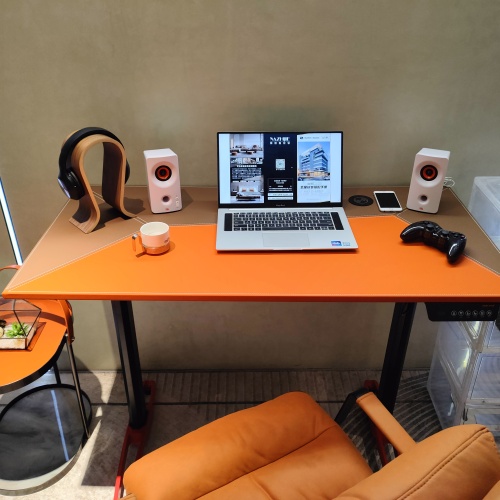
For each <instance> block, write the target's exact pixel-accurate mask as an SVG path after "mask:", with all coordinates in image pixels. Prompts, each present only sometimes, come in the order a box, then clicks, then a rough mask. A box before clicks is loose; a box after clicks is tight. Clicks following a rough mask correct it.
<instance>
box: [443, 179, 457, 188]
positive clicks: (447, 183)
mask: <svg viewBox="0 0 500 500" xmlns="http://www.w3.org/2000/svg"><path fill="white" fill-rule="evenodd" d="M443 185H444V187H448V188H451V187H453V186H454V185H455V181H454V180H453V177H445V178H444V183H443Z"/></svg>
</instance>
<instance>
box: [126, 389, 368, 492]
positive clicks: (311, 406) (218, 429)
mask: <svg viewBox="0 0 500 500" xmlns="http://www.w3.org/2000/svg"><path fill="white" fill-rule="evenodd" d="M371 474H372V471H371V469H370V468H369V467H368V465H367V464H366V462H365V460H364V459H363V457H362V456H361V455H360V453H359V452H358V451H357V449H356V448H355V446H354V445H353V444H352V443H351V441H350V440H349V438H348V437H347V436H346V435H345V434H344V432H343V431H342V429H340V427H339V426H338V425H337V424H336V423H335V422H334V421H333V419H332V418H331V417H330V416H329V415H328V414H327V413H326V412H325V411H324V410H323V409H322V408H321V407H320V406H319V405H318V404H317V403H316V402H315V401H314V400H313V399H312V398H311V397H310V396H308V395H307V394H304V393H299V392H293V393H288V394H285V395H283V396H280V397H278V398H276V399H274V400H272V401H268V402H266V403H263V404H261V405H258V406H255V407H253V408H249V409H246V410H242V411H239V412H236V413H233V414H231V415H227V416H225V417H223V418H221V419H218V420H216V421H214V422H212V423H210V424H208V425H205V426H204V427H201V428H199V429H197V430H195V431H193V432H191V433H189V434H187V435H185V436H183V437H181V438H179V439H177V440H175V441H173V442H171V443H169V444H167V445H165V446H163V447H161V448H159V449H158V450H155V451H153V452H152V453H150V454H148V455H146V456H145V457H143V458H141V459H140V460H138V461H137V462H135V463H134V464H132V465H131V466H130V467H129V468H128V469H127V471H126V473H125V476H124V485H125V488H126V490H127V493H132V494H134V495H135V497H136V498H137V500H160V499H162V500H168V499H175V500H182V499H194V498H204V499H206V500H218V499H224V498H238V499H242V500H243V499H245V498H249V499H250V498H252V499H253V500H258V499H260V498H262V499H270V498H271V499H272V498H287V499H290V500H293V499H295V498H297V499H299V498H308V499H316V498H317V499H327V498H334V497H335V496H337V495H338V494H339V493H341V492H342V491H344V490H346V489H347V488H349V487H351V486H353V485H354V484H356V483H357V482H358V481H360V480H362V479H363V478H365V477H367V476H369V475H371Z"/></svg>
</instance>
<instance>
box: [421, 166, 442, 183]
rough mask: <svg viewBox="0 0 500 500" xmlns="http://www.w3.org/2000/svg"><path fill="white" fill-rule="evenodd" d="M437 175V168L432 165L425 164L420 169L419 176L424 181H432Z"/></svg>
mask: <svg viewBox="0 0 500 500" xmlns="http://www.w3.org/2000/svg"><path fill="white" fill-rule="evenodd" d="M437 176H438V169H437V168H436V167H435V166H434V165H425V166H424V167H422V168H421V169H420V177H422V179H424V181H433V180H434V179H435V178H436V177H437Z"/></svg>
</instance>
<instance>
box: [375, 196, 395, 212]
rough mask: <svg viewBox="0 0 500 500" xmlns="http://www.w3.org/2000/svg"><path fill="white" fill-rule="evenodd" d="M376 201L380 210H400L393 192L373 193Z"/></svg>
mask: <svg viewBox="0 0 500 500" xmlns="http://www.w3.org/2000/svg"><path fill="white" fill-rule="evenodd" d="M373 194H374V195H375V198H376V200H377V203H378V206H379V208H380V210H393V211H398V210H401V205H400V203H399V201H398V198H397V196H396V193H394V192H393V191H376V192H374V193H373Z"/></svg>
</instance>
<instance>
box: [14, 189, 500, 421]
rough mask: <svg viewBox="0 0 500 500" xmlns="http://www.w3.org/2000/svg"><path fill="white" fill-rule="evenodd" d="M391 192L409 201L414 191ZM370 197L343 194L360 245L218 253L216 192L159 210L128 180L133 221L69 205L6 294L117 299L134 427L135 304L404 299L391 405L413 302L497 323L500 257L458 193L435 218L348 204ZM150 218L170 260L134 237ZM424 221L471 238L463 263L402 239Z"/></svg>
mask: <svg viewBox="0 0 500 500" xmlns="http://www.w3.org/2000/svg"><path fill="white" fill-rule="evenodd" d="M377 188H379V189H384V188H383V187H377ZM390 189H393V190H395V191H396V193H397V194H398V197H399V199H400V200H402V201H403V202H404V200H406V198H407V193H408V188H405V187H396V188H394V187H391V188H390ZM372 192H373V188H345V189H344V208H345V210H346V213H347V216H348V217H349V221H350V224H351V226H352V229H353V231H354V235H355V237H356V239H357V241H358V244H359V249H358V250H354V251H353V250H348V251H332V252H322V251H321V252H254V253H251V252H234V253H218V252H217V251H216V250H215V234H216V226H215V223H216V216H217V191H216V189H214V188H184V189H183V190H182V199H183V207H184V208H183V209H182V211H180V212H175V213H171V214H161V215H158V214H152V213H151V212H150V210H149V204H148V201H147V189H146V187H138V186H136V187H134V186H132V187H127V188H126V190H125V206H126V208H127V210H128V211H130V212H132V213H133V214H136V216H135V217H132V218H129V219H126V218H124V217H122V216H118V215H117V214H116V213H115V212H113V211H112V209H110V208H109V207H108V208H106V206H105V204H104V203H103V202H102V203H101V205H102V206H101V207H100V209H101V217H102V218H101V223H100V224H99V225H98V226H97V228H96V230H94V231H93V232H92V233H89V234H85V233H83V232H82V231H80V230H79V229H78V228H76V227H75V226H73V225H72V224H71V223H70V222H69V218H70V217H71V216H72V214H73V213H74V211H75V209H76V206H77V205H76V204H77V202H74V201H71V200H70V201H69V202H68V203H67V204H66V205H65V207H64V208H63V209H62V211H61V212H60V214H59V215H58V217H57V218H56V220H55V221H54V223H53V224H52V225H51V226H50V227H49V229H48V230H47V232H46V233H45V234H44V236H43V237H42V238H41V240H40V241H39V243H38V244H37V245H36V246H35V248H34V249H33V251H32V252H31V254H30V255H29V256H28V258H27V259H26V261H25V263H24V264H23V266H22V269H21V270H20V271H18V272H17V273H16V275H15V276H14V278H13V279H12V281H11V282H10V283H9V284H8V286H7V287H6V289H5V291H4V296H5V297H6V298H26V299H37V298H50V299H68V300H109V301H111V303H112V308H113V316H114V321H115V328H116V334H117V338H118V345H119V350H120V356H121V363H122V367H123V373H124V378H125V387H126V393H127V398H128V405H129V424H130V428H133V429H140V428H141V427H143V426H145V424H146V421H147V409H146V404H145V395H144V386H143V382H142V377H141V366H140V359H139V350H138V344H137V338H136V331H135V324H134V317H133V311H132V301H137V300H142V301H276V302H280V301H281V302H391V303H395V308H394V314H393V319H392V325H391V329H390V332H389V338H388V343H387V350H386V354H385V360H384V364H383V370H382V375H381V380H380V385H379V392H378V394H379V397H380V398H381V400H382V401H383V403H384V404H385V405H386V406H387V408H389V409H390V410H391V411H392V410H393V407H394V403H395V400H396V394H397V390H398V386H399V380H400V376H401V372H402V369H403V363H404V358H405V353H406V348H407V344H408V338H409V335H410V332H411V325H412V321H413V316H414V312H415V307H416V303H417V302H425V303H426V305H428V306H429V308H428V312H429V316H430V317H431V319H433V320H443V321H445V320H446V321H447V320H452V319H453V318H454V317H455V316H457V315H460V318H459V319H462V320H463V319H464V318H463V317H462V316H463V315H466V314H467V315H468V314H471V315H472V314H474V315H476V314H477V316H478V319H484V320H490V321H491V320H493V319H495V318H496V315H497V314H498V303H499V302H500V274H499V273H500V256H499V252H498V250H497V248H496V247H495V246H494V245H493V243H492V242H491V240H490V239H489V238H488V237H487V236H486V234H485V233H484V232H483V231H482V230H481V228H480V227H479V226H478V225H477V223H476V222H475V221H474V219H473V218H472V217H471V215H470V214H469V212H468V211H467V210H466V208H465V207H464V206H463V205H462V203H461V202H460V201H459V199H458V198H457V197H456V196H455V194H454V193H453V191H452V190H450V189H448V188H446V189H445V190H444V192H443V197H442V200H441V205H440V210H439V213H438V214H433V215H430V214H421V213H417V212H412V211H409V210H404V211H403V212H400V213H398V214H388V213H381V212H379V211H378V209H377V207H376V205H375V204H373V205H371V206H364V207H358V206H354V205H350V204H349V202H348V201H347V200H348V198H349V197H350V196H352V195H353V194H364V195H368V196H372ZM101 201H102V200H101ZM152 220H159V221H164V222H167V223H168V224H169V225H170V227H171V229H170V237H171V249H170V251H169V252H168V253H166V254H163V255H157V256H154V255H145V254H143V255H140V256H137V255H136V254H135V253H134V252H133V250H132V243H131V235H132V234H133V233H134V232H136V231H138V230H139V228H140V226H141V225H142V224H143V223H145V222H149V221H152ZM419 220H432V221H435V222H437V223H438V224H439V225H441V226H442V227H443V228H445V229H449V230H455V231H460V232H462V233H464V234H466V235H467V239H468V241H467V248H466V251H465V255H464V256H463V257H462V258H461V259H460V261H459V262H457V263H456V264H454V265H450V264H449V263H448V262H447V259H446V255H445V254H443V253H441V252H440V251H439V250H437V249H435V248H431V247H428V246H426V245H424V244H423V243H412V244H404V243H403V242H402V241H401V240H400V237H399V234H400V233H401V231H402V230H403V229H404V228H405V227H406V226H407V225H408V224H409V223H411V222H416V221H419ZM306 262H307V265H304V263H306ZM242 266H245V267H251V268H252V269H269V270H273V269H276V270H277V271H278V270H279V273H280V274H279V276H280V279H279V280H277V279H270V280H266V279H262V280H252V281H251V282H245V283H241V282H239V281H238V280H235V279H234V272H233V270H234V269H238V268H240V267H242ZM308 269H320V270H321V272H318V273H316V272H307V270H308ZM433 306H434V307H433ZM139 334H140V332H139Z"/></svg>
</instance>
